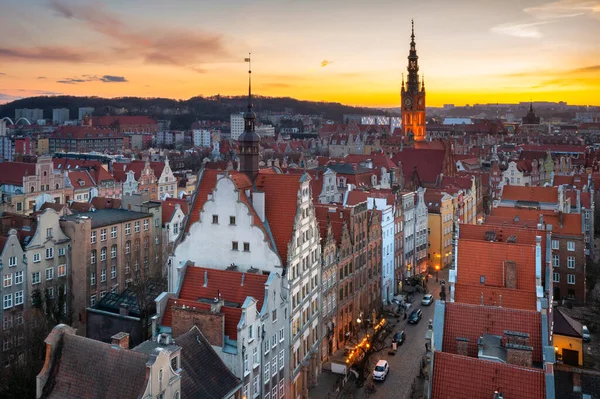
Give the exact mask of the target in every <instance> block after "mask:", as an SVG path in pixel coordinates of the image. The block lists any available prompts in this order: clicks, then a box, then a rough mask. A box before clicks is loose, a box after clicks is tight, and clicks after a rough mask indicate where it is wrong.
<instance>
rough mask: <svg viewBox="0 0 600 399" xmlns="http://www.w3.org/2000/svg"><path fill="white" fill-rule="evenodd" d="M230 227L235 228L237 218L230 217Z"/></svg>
mask: <svg viewBox="0 0 600 399" xmlns="http://www.w3.org/2000/svg"><path fill="white" fill-rule="evenodd" d="M229 225H230V226H235V216H229Z"/></svg>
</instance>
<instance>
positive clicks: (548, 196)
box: [502, 186, 558, 203]
mask: <svg viewBox="0 0 600 399" xmlns="http://www.w3.org/2000/svg"><path fill="white" fill-rule="evenodd" d="M502 199H503V200H509V201H531V202H550V203H557V202H558V189H557V188H556V187H537V186H530V187H525V186H504V189H503V190H502Z"/></svg>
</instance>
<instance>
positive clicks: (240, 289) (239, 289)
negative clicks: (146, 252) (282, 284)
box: [162, 266, 269, 340]
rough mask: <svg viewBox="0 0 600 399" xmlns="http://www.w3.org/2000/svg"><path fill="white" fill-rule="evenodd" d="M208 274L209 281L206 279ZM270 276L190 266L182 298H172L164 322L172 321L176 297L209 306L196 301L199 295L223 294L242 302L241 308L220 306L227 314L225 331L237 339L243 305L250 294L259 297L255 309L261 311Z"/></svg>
mask: <svg viewBox="0 0 600 399" xmlns="http://www.w3.org/2000/svg"><path fill="white" fill-rule="evenodd" d="M205 274H206V275H207V277H208V281H205ZM268 278H269V276H267V275H264V274H253V273H242V272H236V271H229V270H217V269H209V268H204V267H198V266H188V268H187V270H186V272H185V277H184V279H183V283H182V285H181V291H180V292H179V298H177V299H170V300H169V304H168V305H167V308H166V309H165V314H164V315H163V320H162V324H163V325H165V326H170V325H171V323H172V312H171V307H172V306H173V305H174V304H175V301H177V304H185V305H186V306H191V307H196V308H197V309H206V310H210V304H203V303H200V302H197V301H198V299H199V298H205V299H211V298H217V297H218V295H219V294H220V295H221V298H222V299H223V300H224V301H226V302H233V303H237V304H239V306H240V307H238V308H233V307H229V306H223V307H221V312H222V313H224V314H225V335H228V336H229V338H231V339H234V340H235V339H237V324H238V323H239V321H240V316H241V306H242V305H243V304H244V301H245V300H246V298H247V297H252V298H254V299H255V300H256V301H257V304H256V309H257V310H258V311H260V310H261V309H262V305H263V300H264V297H265V283H266V282H267V279H268ZM242 281H243V285H242Z"/></svg>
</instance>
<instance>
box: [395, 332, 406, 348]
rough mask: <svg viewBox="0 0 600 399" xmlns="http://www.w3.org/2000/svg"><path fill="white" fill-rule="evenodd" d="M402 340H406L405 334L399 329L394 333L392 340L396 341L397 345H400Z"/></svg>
mask: <svg viewBox="0 0 600 399" xmlns="http://www.w3.org/2000/svg"><path fill="white" fill-rule="evenodd" d="M404 341H406V334H405V333H404V331H400V332H397V333H396V334H394V338H393V342H395V343H397V344H398V345H402V344H403V343H404Z"/></svg>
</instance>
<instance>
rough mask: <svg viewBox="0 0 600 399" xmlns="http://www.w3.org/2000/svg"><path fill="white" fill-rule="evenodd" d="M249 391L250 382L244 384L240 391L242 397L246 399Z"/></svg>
mask: <svg viewBox="0 0 600 399" xmlns="http://www.w3.org/2000/svg"><path fill="white" fill-rule="evenodd" d="M249 391H250V384H246V385H244V390H243V391H242V398H246V399H248V398H249V396H248V394H249V393H250V392H249Z"/></svg>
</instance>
